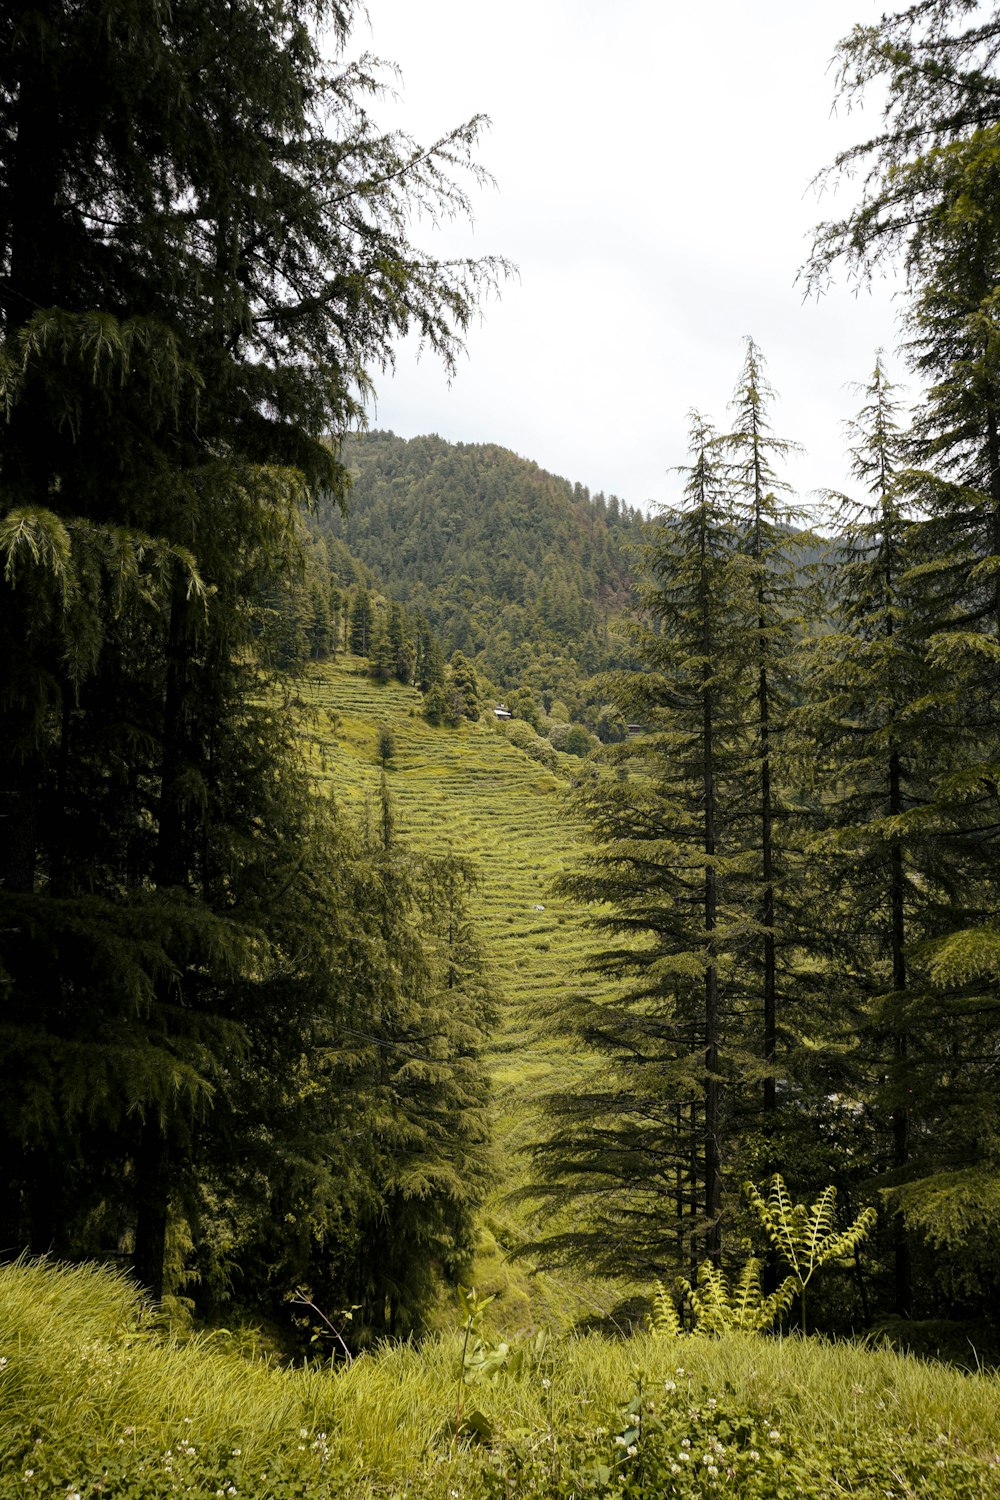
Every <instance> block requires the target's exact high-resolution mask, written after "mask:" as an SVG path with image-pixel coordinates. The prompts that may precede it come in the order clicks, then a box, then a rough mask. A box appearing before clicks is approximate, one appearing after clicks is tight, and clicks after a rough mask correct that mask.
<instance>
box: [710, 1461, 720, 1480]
mask: <svg viewBox="0 0 1000 1500" xmlns="http://www.w3.org/2000/svg"><path fill="white" fill-rule="evenodd" d="M708 1473H709V1477H710V1478H711V1479H718V1477H719V1471H718V1469H717V1468H716V1467H715V1465H714V1464H709V1466H708Z"/></svg>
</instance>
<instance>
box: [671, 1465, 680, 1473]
mask: <svg viewBox="0 0 1000 1500" xmlns="http://www.w3.org/2000/svg"><path fill="white" fill-rule="evenodd" d="M670 1472H671V1474H679V1473H680V1472H681V1466H680V1464H671V1465H670Z"/></svg>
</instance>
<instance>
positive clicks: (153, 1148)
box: [133, 1114, 169, 1298]
mask: <svg viewBox="0 0 1000 1500" xmlns="http://www.w3.org/2000/svg"><path fill="white" fill-rule="evenodd" d="M135 1172H136V1204H135V1206H136V1221H135V1250H134V1253H133V1264H134V1267H135V1274H136V1277H137V1278H138V1280H139V1281H140V1282H141V1283H142V1285H143V1286H144V1287H146V1289H147V1290H148V1291H149V1292H150V1293H151V1294H152V1296H153V1297H156V1298H160V1297H162V1296H163V1270H164V1260H165V1258H166V1247H167V1215H168V1210H169V1201H168V1196H169V1195H168V1187H167V1183H168V1175H169V1152H168V1146H167V1139H166V1136H165V1135H164V1133H163V1130H162V1128H161V1126H160V1122H159V1120H158V1119H156V1118H155V1116H154V1115H153V1114H150V1115H149V1116H148V1117H147V1118H146V1119H145V1120H144V1121H143V1123H142V1127H141V1131H140V1136H139V1145H138V1149H137V1151H136V1155H135Z"/></svg>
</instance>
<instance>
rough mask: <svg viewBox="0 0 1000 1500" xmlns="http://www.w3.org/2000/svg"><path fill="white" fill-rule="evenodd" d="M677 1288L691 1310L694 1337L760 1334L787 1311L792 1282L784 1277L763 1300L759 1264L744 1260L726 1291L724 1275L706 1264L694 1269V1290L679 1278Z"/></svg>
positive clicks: (792, 1287)
mask: <svg viewBox="0 0 1000 1500" xmlns="http://www.w3.org/2000/svg"><path fill="white" fill-rule="evenodd" d="M677 1285H678V1287H679V1288H680V1290H681V1292H682V1293H683V1295H684V1298H685V1300H686V1302H687V1304H688V1306H689V1307H690V1309H691V1314H692V1318H693V1321H694V1327H695V1331H696V1332H698V1333H712V1334H720V1333H730V1332H733V1331H740V1332H743V1333H763V1332H765V1330H767V1329H768V1328H772V1327H773V1326H774V1324H775V1322H776V1321H777V1319H778V1318H779V1317H781V1315H782V1314H783V1313H786V1312H787V1311H788V1309H789V1308H790V1307H791V1305H792V1302H793V1300H794V1297H795V1291H796V1282H795V1280H794V1278H793V1277H791V1276H786V1278H785V1280H784V1281H783V1282H782V1283H781V1286H779V1287H778V1289H777V1291H774V1292H771V1293H770V1294H769V1295H768V1296H766V1297H765V1296H764V1289H763V1286H762V1285H761V1279H760V1261H759V1260H754V1259H751V1260H748V1261H747V1263H746V1265H745V1266H744V1267H743V1270H742V1271H741V1272H740V1278H739V1281H737V1283H736V1285H735V1286H734V1287H732V1288H731V1287H730V1285H729V1280H728V1278H727V1276H726V1273H725V1271H723V1270H721V1268H720V1267H719V1266H717V1265H715V1264H714V1263H713V1262H712V1261H710V1260H706V1261H704V1262H703V1263H702V1265H700V1266H699V1267H698V1276H697V1280H696V1283H695V1285H694V1286H692V1285H691V1283H690V1282H689V1281H688V1280H687V1279H686V1278H685V1277H683V1276H679V1277H678V1278H677Z"/></svg>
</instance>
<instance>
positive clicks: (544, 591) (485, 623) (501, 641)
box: [317, 432, 642, 685]
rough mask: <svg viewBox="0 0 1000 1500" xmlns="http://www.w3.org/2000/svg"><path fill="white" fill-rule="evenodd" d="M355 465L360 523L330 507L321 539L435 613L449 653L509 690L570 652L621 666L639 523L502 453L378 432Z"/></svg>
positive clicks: (353, 499)
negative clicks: (337, 544)
mask: <svg viewBox="0 0 1000 1500" xmlns="http://www.w3.org/2000/svg"><path fill="white" fill-rule="evenodd" d="M345 457H346V459H347V462H348V463H349V464H350V466H351V468H352V470H353V473H354V476H355V478H354V484H353V488H352V490H351V496H350V510H349V514H348V515H347V516H342V515H340V514H339V513H338V512H336V511H334V510H333V508H332V507H325V508H324V507H321V509H320V512H319V515H318V517H317V524H318V526H319V528H320V530H321V531H322V532H323V534H324V535H325V536H326V537H328V538H331V539H333V538H336V539H338V540H340V541H342V542H344V543H346V545H347V546H348V547H349V549H350V551H351V553H352V554H353V555H354V556H356V557H357V558H359V559H360V561H361V562H362V563H363V564H365V565H366V566H367V567H369V568H371V569H372V570H373V572H375V573H376V574H377V575H378V576H379V578H380V580H381V581H382V583H383V585H384V586H385V588H386V590H387V591H388V592H389V593H390V594H391V595H392V596H393V597H394V598H396V599H399V600H400V601H401V602H403V603H404V604H406V606H407V608H409V609H410V610H411V611H414V612H420V613H422V614H424V615H425V616H426V617H427V619H428V620H429V621H430V623H431V625H432V626H433V628H434V629H435V630H436V631H437V632H438V634H439V635H440V636H441V638H442V643H443V645H444V646H445V649H446V651H447V652H449V653H450V652H451V651H454V650H456V649H457V650H461V651H464V652H466V653H467V654H472V655H476V656H477V657H478V658H479V660H480V663H481V665H482V666H483V667H484V668H485V669H486V670H487V671H488V672H489V674H490V675H491V676H492V677H493V678H494V679H495V680H496V681H497V682H498V683H501V684H504V685H506V684H507V683H508V682H510V681H512V680H514V678H517V677H523V675H524V669H525V667H526V665H527V663H528V662H529V661H530V660H531V658H532V657H534V656H537V655H539V654H541V655H544V654H545V653H552V652H553V651H554V652H555V653H556V654H560V653H562V652H566V653H568V654H569V655H570V656H571V657H572V658H573V659H574V660H575V662H577V663H578V664H579V666H580V667H581V668H582V669H583V670H584V672H594V671H596V670H598V669H600V668H603V667H605V666H607V665H609V664H610V663H611V662H612V661H613V660H615V659H617V657H618V656H619V655H620V654H621V651H622V650H623V641H622V640H621V639H620V638H619V634H618V631H617V621H618V619H619V617H620V615H621V613H622V611H623V610H625V609H626V608H627V607H628V605H629V603H630V600H631V587H632V585H631V576H630V565H629V560H628V556H627V551H626V549H627V546H628V544H629V543H631V542H635V541H637V540H638V539H639V536H640V534H641V529H642V517H641V516H640V515H639V513H638V512H637V511H634V510H632V509H630V508H629V507H628V506H624V505H622V504H621V503H620V502H619V501H618V499H617V498H616V497H615V496H611V498H610V499H608V500H606V499H605V497H604V496H603V495H598V496H595V497H591V496H590V494H589V491H587V490H586V489H585V488H583V487H582V486H581V485H571V484H570V483H569V481H568V480H565V479H560V478H558V477H557V476H555V475H552V474H548V473H546V471H545V470H544V469H540V468H539V467H538V465H537V464H535V463H531V462H529V461H528V460H526V459H522V458H519V457H518V456H517V455H516V454H514V453H511V452H510V451H509V450H508V449H506V448H500V447H498V446H496V445H495V444H475V443H448V442H445V441H444V439H442V438H439V437H433V436H432V437H419V438H413V439H412V440H410V441H406V440H405V439H403V438H398V437H396V436H395V435H394V434H393V433H391V432H373V433H369V434H366V435H364V436H362V437H358V438H355V439H353V440H352V441H351V443H350V444H349V445H348V447H347V449H346V453H345Z"/></svg>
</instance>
